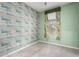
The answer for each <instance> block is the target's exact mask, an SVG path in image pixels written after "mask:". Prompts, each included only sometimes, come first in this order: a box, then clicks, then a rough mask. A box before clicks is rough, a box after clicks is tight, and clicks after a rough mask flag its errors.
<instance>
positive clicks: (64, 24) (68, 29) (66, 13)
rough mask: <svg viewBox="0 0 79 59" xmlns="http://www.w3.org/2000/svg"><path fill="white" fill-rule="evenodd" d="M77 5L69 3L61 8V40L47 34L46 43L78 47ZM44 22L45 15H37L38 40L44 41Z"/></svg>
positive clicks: (78, 11) (78, 4) (78, 10)
mask: <svg viewBox="0 0 79 59" xmlns="http://www.w3.org/2000/svg"><path fill="white" fill-rule="evenodd" d="M78 6H79V3H70V4H68V5H64V6H62V7H61V39H60V40H56V39H53V38H52V35H50V34H49V36H48V38H47V39H48V42H50V43H56V44H62V45H66V46H71V47H79V36H78V35H79V25H78V24H79V7H78ZM44 21H45V15H44V12H42V13H41V14H40V15H39V23H40V24H39V25H40V27H39V28H40V30H39V39H40V40H41V41H46V39H45V38H44Z"/></svg>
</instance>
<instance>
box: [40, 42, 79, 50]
mask: <svg viewBox="0 0 79 59" xmlns="http://www.w3.org/2000/svg"><path fill="white" fill-rule="evenodd" d="M39 42H43V43H48V44H52V45H57V46H61V47H66V48H72V49H77V50H79V48H77V47H71V46H66V45H61V44H56V43H51V42H46V41H39Z"/></svg>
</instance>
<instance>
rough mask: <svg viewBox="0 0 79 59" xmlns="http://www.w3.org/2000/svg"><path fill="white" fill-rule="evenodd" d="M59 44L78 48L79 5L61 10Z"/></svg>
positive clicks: (70, 5) (74, 4)
mask: <svg viewBox="0 0 79 59" xmlns="http://www.w3.org/2000/svg"><path fill="white" fill-rule="evenodd" d="M61 44H63V45H68V46H73V47H79V3H71V4H69V5H66V6H63V7H62V8H61Z"/></svg>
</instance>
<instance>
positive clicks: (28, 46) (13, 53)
mask: <svg viewBox="0 0 79 59" xmlns="http://www.w3.org/2000/svg"><path fill="white" fill-rule="evenodd" d="M36 43H38V41H36V42H33V43H31V44H28V45H26V46H24V47H22V48H20V49H17V50H15V51H13V52H10V53H8V54H6V55H3V56H2V57H7V56H9V55H12V54H14V53H16V52H19V51H21V50H23V49H24V48H27V47H29V46H31V45H34V44H36Z"/></svg>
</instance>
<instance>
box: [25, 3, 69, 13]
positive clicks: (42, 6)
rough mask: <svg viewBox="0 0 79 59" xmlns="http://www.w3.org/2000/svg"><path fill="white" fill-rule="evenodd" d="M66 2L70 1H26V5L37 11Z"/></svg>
mask: <svg viewBox="0 0 79 59" xmlns="http://www.w3.org/2000/svg"><path fill="white" fill-rule="evenodd" d="M68 3H70V2H47V5H45V2H26V4H27V5H28V6H30V7H31V8H33V9H35V10H36V11H38V12H43V11H45V10H49V9H52V8H56V7H59V6H63V5H65V4H68Z"/></svg>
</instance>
